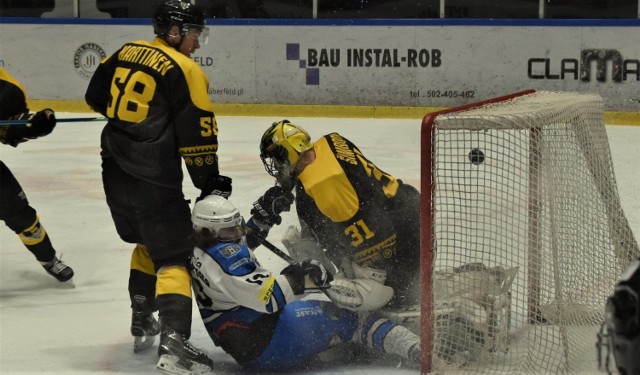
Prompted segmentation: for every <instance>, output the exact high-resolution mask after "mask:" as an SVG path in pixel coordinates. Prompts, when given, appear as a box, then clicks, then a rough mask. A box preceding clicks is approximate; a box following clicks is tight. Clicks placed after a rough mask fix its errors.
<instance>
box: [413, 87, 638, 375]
mask: <svg viewBox="0 0 640 375" xmlns="http://www.w3.org/2000/svg"><path fill="white" fill-rule="evenodd" d="M603 107H604V106H603V101H602V99H601V98H600V97H599V96H598V95H592V94H585V93H570V92H544V91H539V92H536V91H532V90H531V91H526V92H520V93H516V94H513V95H509V96H505V97H500V98H496V99H492V100H488V101H485V102H480V103H475V104H471V105H467V106H462V107H458V108H453V109H448V110H445V111H440V112H436V113H433V114H429V115H427V116H425V118H424V120H423V128H422V156H421V161H422V171H421V178H422V181H421V188H422V285H423V288H422V290H423V291H422V315H421V316H422V317H421V335H422V342H423V344H422V345H423V363H422V370H423V371H422V372H423V373H429V372H441V371H442V372H445V373H446V372H481V373H505V374H507V373H508V374H513V373H534V374H539V373H545V374H551V373H553V374H556V373H584V372H595V371H597V360H596V351H595V342H596V339H597V333H598V330H599V328H600V325H601V323H602V321H603V319H604V306H605V302H606V298H607V296H609V295H610V294H611V292H612V291H613V287H614V285H615V282H616V280H617V278H618V276H619V275H620V273H621V272H622V271H623V270H624V268H625V267H626V266H627V265H628V264H629V263H630V262H631V261H632V260H633V259H637V258H638V256H640V251H639V250H638V245H637V243H636V240H635V239H634V236H633V234H632V232H631V230H630V228H629V225H628V223H627V220H626V218H625V216H624V213H623V210H622V208H621V206H620V203H619V198H618V193H617V187H616V183H615V176H614V171H613V165H612V160H611V155H610V151H609V144H608V139H607V134H606V130H605V126H604V112H603V110H604V109H603ZM429 348H431V350H429Z"/></svg>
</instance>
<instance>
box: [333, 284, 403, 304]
mask: <svg viewBox="0 0 640 375" xmlns="http://www.w3.org/2000/svg"><path fill="white" fill-rule="evenodd" d="M325 292H326V294H327V296H328V297H329V299H331V301H333V302H334V303H336V304H337V305H339V306H340V307H343V308H345V309H349V310H353V311H370V310H377V309H379V308H381V307H382V306H384V305H386V304H387V303H389V301H391V298H393V289H392V288H391V287H389V286H386V285H383V284H380V283H378V282H376V281H373V280H371V279H353V280H349V279H335V280H333V281H332V282H331V288H329V289H327V290H325Z"/></svg>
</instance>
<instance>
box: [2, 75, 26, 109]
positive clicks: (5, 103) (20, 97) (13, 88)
mask: <svg viewBox="0 0 640 375" xmlns="http://www.w3.org/2000/svg"><path fill="white" fill-rule="evenodd" d="M25 112H29V109H28V108H27V93H26V91H25V89H24V87H22V85H21V84H20V82H18V81H17V80H16V79H15V78H13V77H12V76H11V74H9V73H8V72H7V71H6V70H4V68H0V120H8V119H11V118H14V117H16V116H18V115H22V114H23V113H25Z"/></svg>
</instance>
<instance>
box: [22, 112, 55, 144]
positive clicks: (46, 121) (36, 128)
mask: <svg viewBox="0 0 640 375" xmlns="http://www.w3.org/2000/svg"><path fill="white" fill-rule="evenodd" d="M29 122H30V123H31V125H30V126H29V128H30V131H29V132H28V133H27V134H26V137H27V138H30V139H35V138H38V137H43V136H45V135H48V134H51V132H52V131H53V128H55V127H56V116H55V114H54V112H53V110H52V109H49V108H47V109H43V110H42V111H40V112H36V113H34V114H33V115H32V116H31V118H30V119H29Z"/></svg>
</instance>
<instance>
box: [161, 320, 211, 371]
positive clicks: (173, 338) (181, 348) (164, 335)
mask: <svg viewBox="0 0 640 375" xmlns="http://www.w3.org/2000/svg"><path fill="white" fill-rule="evenodd" d="M158 356H159V357H160V359H159V360H158V365H157V366H158V368H159V369H161V370H163V371H165V372H167V373H170V374H185V375H186V374H193V375H200V374H207V373H209V372H210V371H211V370H212V369H213V361H212V360H211V359H210V358H209V357H207V355H206V354H205V353H204V352H203V351H201V350H200V349H198V348H196V347H194V346H193V345H191V343H190V342H189V341H187V339H186V338H185V337H184V335H182V334H180V333H178V332H176V331H174V330H173V329H171V328H170V327H162V330H161V333H160V346H158Z"/></svg>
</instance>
